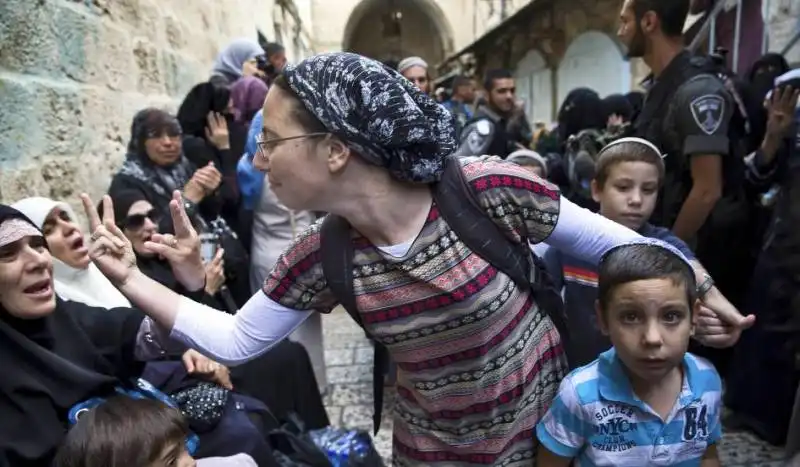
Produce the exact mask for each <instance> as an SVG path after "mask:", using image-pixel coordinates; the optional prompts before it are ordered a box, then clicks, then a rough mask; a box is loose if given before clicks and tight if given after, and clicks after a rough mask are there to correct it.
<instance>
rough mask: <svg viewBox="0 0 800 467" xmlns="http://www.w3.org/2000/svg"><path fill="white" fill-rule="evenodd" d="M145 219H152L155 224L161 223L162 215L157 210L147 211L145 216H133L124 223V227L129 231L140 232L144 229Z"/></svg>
mask: <svg viewBox="0 0 800 467" xmlns="http://www.w3.org/2000/svg"><path fill="white" fill-rule="evenodd" d="M145 219H150V221H151V222H153V223H154V224H158V223H159V222H161V214H159V212H158V211H157V210H155V209H151V210H149V211H147V212H146V213H145V214H133V215H132V216H128V217H126V218H125V220H124V221H123V222H122V227H123V228H125V229H128V230H139V229H141V228H142V227H144V221H145Z"/></svg>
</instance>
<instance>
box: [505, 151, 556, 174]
mask: <svg viewBox="0 0 800 467" xmlns="http://www.w3.org/2000/svg"><path fill="white" fill-rule="evenodd" d="M506 160H507V161H509V162H513V163H515V164H517V165H521V166H522V167H525V168H526V169H528V170H530V171H531V172H533V173H535V174H536V175H538V176H539V178H544V179H546V178H547V161H546V160H545V159H544V157H542V156H541V155H539V153H538V152H536V151H531V150H530V149H518V150H516V151H514V152H512V153H511V154H509V155H508V157H507V158H506Z"/></svg>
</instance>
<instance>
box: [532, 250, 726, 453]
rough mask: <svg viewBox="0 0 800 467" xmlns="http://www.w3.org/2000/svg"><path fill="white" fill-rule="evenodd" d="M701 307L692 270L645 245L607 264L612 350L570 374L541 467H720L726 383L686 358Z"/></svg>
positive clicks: (554, 408) (540, 430)
mask: <svg viewBox="0 0 800 467" xmlns="http://www.w3.org/2000/svg"><path fill="white" fill-rule="evenodd" d="M698 307H699V301H698V291H697V283H696V281H695V275H694V272H693V270H692V267H691V265H690V264H689V263H688V262H687V260H686V259H685V258H684V257H683V256H682V255H681V253H680V252H679V251H678V250H677V249H675V248H674V247H672V246H671V245H665V244H655V243H654V241H653V240H651V239H647V238H643V239H641V240H638V241H637V242H636V243H631V244H627V245H622V246H619V247H615V248H612V249H611V250H610V251H609V252H608V253H606V254H605V255H604V257H603V259H602V260H601V262H600V266H599V279H598V299H597V302H596V312H597V317H598V323H600V326H601V330H602V331H603V333H605V334H607V335H608V336H609V337H610V339H611V343H612V344H613V348H611V349H610V350H608V351H606V352H604V353H602V354H601V355H600V358H598V359H597V360H595V361H594V362H592V363H590V364H589V365H587V366H584V367H581V368H578V369H576V370H574V371H573V372H572V373H570V374H569V375H568V376H567V377H566V378H565V379H564V381H563V382H562V383H561V387H560V389H559V393H558V396H557V397H556V399H555V400H554V401H553V403H552V405H551V407H550V409H549V410H548V412H547V414H546V415H545V417H544V418H543V419H542V421H541V422H540V423H539V425H538V426H537V430H536V431H537V436H538V438H539V441H540V447H539V453H538V462H537V464H536V465H537V466H538V467H567V466H569V465H570V463H571V462H572V461H573V459H574V460H575V464H574V465H576V466H580V467H586V466H617V467H643V466H702V467H718V466H719V465H720V464H719V459H718V457H717V449H716V443H718V442H719V440H720V438H721V436H722V433H721V422H720V411H721V407H722V404H721V392H722V384H721V381H720V378H719V375H718V374H717V372H716V370H715V369H714V367H713V366H712V365H711V364H710V363H709V362H707V361H706V360H704V359H702V358H700V357H696V356H694V355H692V354H690V353H688V352H687V348H688V345H689V339H690V338H691V336H692V334H693V332H694V323H695V320H696V317H697V311H698Z"/></svg>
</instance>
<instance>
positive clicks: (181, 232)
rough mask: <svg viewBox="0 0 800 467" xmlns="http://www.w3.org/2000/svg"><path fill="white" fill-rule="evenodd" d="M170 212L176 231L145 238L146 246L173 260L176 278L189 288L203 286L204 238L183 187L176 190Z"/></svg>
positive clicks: (170, 263) (194, 289)
mask: <svg viewBox="0 0 800 467" xmlns="http://www.w3.org/2000/svg"><path fill="white" fill-rule="evenodd" d="M169 213H170V215H171V216H172V225H173V227H174V229H175V234H174V235H173V234H155V235H153V238H152V239H151V240H150V241H149V242H145V247H146V248H147V249H149V250H150V251H152V252H154V253H158V254H159V255H161V257H163V258H164V259H166V260H167V261H168V262H169V265H170V266H171V267H172V272H173V273H174V274H175V278H176V279H177V280H178V282H180V283H181V285H183V286H184V287H186V289H187V290H189V291H191V292H194V291H196V290H200V289H201V288H203V285H204V284H205V281H206V271H205V266H204V265H203V258H202V257H201V256H200V238H199V237H198V236H197V232H196V231H195V230H194V227H192V223H191V221H190V220H189V216H187V215H186V211H185V210H184V208H183V201H182V200H181V193H180V192H179V191H176V192H174V193H173V194H172V201H170V202H169Z"/></svg>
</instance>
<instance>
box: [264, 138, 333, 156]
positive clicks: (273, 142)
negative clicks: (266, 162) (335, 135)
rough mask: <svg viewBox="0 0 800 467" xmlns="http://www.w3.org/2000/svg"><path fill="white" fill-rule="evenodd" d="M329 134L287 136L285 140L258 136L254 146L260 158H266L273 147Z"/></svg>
mask: <svg viewBox="0 0 800 467" xmlns="http://www.w3.org/2000/svg"><path fill="white" fill-rule="evenodd" d="M329 134H330V133H323V132H318V133H308V134H305V135H297V136H287V137H286V138H273V139H266V138H265V137H264V135H263V134H259V135H257V136H256V145H258V153H259V154H261V156H262V157H266V156H267V154H268V153H269V151H270V150H272V149H274V148H275V146H277V145H279V144H281V143H284V142H286V141H291V140H294V139H300V138H319V137H320V136H328V135H329Z"/></svg>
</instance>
